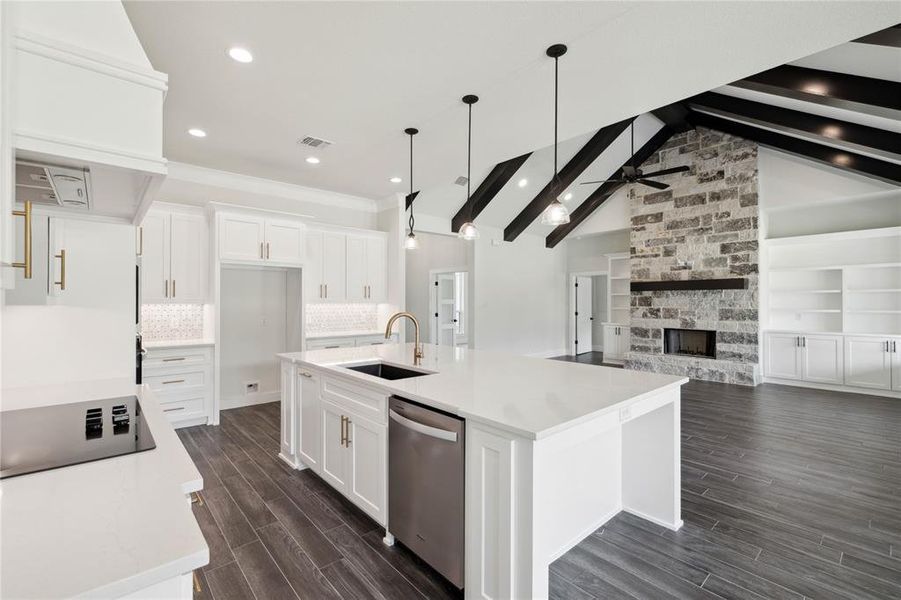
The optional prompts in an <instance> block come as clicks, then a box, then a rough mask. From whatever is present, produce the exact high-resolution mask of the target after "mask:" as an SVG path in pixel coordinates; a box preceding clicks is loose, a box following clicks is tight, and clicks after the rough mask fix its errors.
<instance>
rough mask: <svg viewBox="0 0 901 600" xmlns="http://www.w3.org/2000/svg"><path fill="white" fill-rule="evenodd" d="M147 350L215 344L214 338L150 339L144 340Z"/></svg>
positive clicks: (143, 343)
mask: <svg viewBox="0 0 901 600" xmlns="http://www.w3.org/2000/svg"><path fill="white" fill-rule="evenodd" d="M142 345H143V346H144V348H145V349H146V350H151V349H153V348H192V347H195V346H215V345H216V342H214V341H213V340H150V341H144V342H142Z"/></svg>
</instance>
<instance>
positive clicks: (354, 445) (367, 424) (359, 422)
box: [347, 415, 388, 524]
mask: <svg viewBox="0 0 901 600" xmlns="http://www.w3.org/2000/svg"><path fill="white" fill-rule="evenodd" d="M348 428H349V430H350V432H349V433H350V436H349V437H350V440H349V447H348V451H349V454H348V462H349V469H348V470H349V472H348V489H347V494H348V496H349V497H350V500H351V501H352V502H353V503H354V504H356V505H357V506H359V507H360V508H361V509H363V510H364V511H365V512H367V513H368V514H369V516H371V517H372V518H373V519H375V520H376V521H377V522H378V523H380V524H384V523H385V519H386V516H387V510H386V502H385V495H386V494H385V482H386V479H387V476H388V472H387V460H386V454H387V448H388V428H387V427H386V426H385V425H378V424H376V423H373V422H372V421H369V420H368V419H363V418H360V417H357V416H355V415H350V422H349V424H348Z"/></svg>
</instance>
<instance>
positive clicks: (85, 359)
mask: <svg viewBox="0 0 901 600" xmlns="http://www.w3.org/2000/svg"><path fill="white" fill-rule="evenodd" d="M65 247H66V250H67V254H68V261H67V262H68V264H67V273H66V279H67V285H68V289H67V291H66V293H65V294H63V295H61V296H60V298H59V300H58V301H57V302H58V303H57V304H51V305H37V306H15V305H5V306H3V309H2V318H3V331H2V363H0V368H2V370H3V386H4V387H20V386H29V385H43V384H48V385H49V384H57V383H67V382H73V381H87V380H92V379H108V378H113V377H132V378H133V377H134V376H135V228H134V227H133V226H131V225H121V224H112V223H103V222H97V221H84V220H76V219H67V220H66V224H65ZM34 256H35V258H36V259H38V258H39V257H40V256H42V254H41V253H40V252H35V254H34ZM32 281H34V280H32Z"/></svg>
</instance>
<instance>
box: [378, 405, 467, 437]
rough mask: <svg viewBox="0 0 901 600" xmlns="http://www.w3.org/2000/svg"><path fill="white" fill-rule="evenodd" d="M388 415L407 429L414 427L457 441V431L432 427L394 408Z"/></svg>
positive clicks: (420, 430)
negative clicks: (409, 417)
mask: <svg viewBox="0 0 901 600" xmlns="http://www.w3.org/2000/svg"><path fill="white" fill-rule="evenodd" d="M388 416H389V417H391V420H392V421H394V422H395V423H398V424H399V425H403V426H404V427H406V428H407V429H412V430H413V431H415V432H417V433H421V434H423V435H427V436H430V437H433V438H438V439H440V440H446V441H448V442H453V443H455V444H456V443H457V432H456V431H448V430H446V429H441V428H439V427H432V426H430V425H423V424H422V423H419V422H418V421H414V420H413V419H408V418H407V417H405V416H403V415H402V414H400V413H398V412H396V411H395V410H393V409H389V410H388Z"/></svg>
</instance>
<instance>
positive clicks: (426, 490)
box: [388, 396, 464, 588]
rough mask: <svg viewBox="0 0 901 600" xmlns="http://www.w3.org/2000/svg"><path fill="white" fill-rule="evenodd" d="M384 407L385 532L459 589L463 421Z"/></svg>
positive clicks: (415, 408)
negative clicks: (385, 411) (386, 503)
mask: <svg viewBox="0 0 901 600" xmlns="http://www.w3.org/2000/svg"><path fill="white" fill-rule="evenodd" d="M388 408H389V411H388V416H389V417H390V418H391V420H390V423H389V424H388V529H389V531H391V533H392V534H393V535H394V537H395V538H397V539H398V540H400V541H401V542H402V543H403V544H404V545H405V546H406V547H407V548H409V549H410V550H412V551H413V552H414V553H415V554H416V555H417V556H419V557H420V558H421V559H422V560H424V561H425V562H426V563H428V564H429V565H431V567H432V568H433V569H435V570H436V571H438V572H439V573H441V574H442V575H444V577H446V578H447V579H448V581H450V582H451V583H453V584H454V585H455V586H457V587H458V588H462V587H463V493H464V487H463V469H464V464H463V458H464V452H463V448H464V443H463V442H464V439H463V430H464V427H463V425H464V421H463V419H460V418H458V417H455V416H453V415H449V414H447V413H443V412H439V411H437V410H432V409H430V408H425V407H423V406H421V405H419V404H415V403H413V402H410V401H408V400H404V399H403V398H398V397H397V396H392V397H391V401H390V403H389V405H388Z"/></svg>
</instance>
